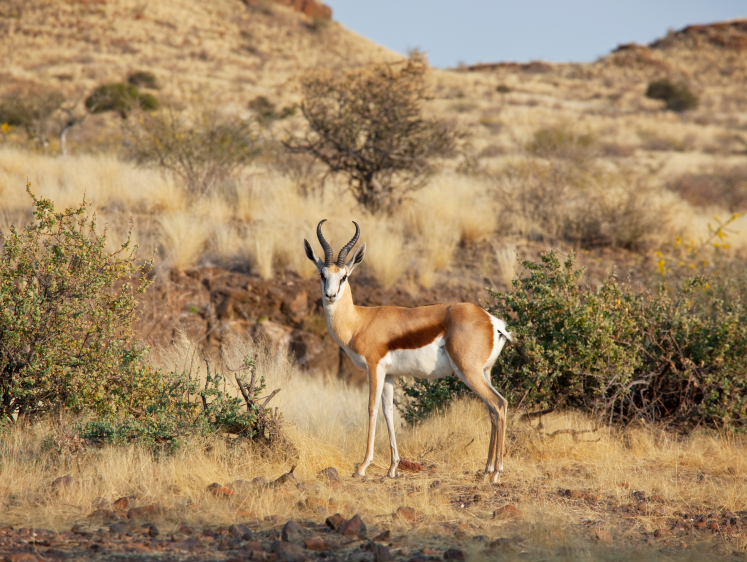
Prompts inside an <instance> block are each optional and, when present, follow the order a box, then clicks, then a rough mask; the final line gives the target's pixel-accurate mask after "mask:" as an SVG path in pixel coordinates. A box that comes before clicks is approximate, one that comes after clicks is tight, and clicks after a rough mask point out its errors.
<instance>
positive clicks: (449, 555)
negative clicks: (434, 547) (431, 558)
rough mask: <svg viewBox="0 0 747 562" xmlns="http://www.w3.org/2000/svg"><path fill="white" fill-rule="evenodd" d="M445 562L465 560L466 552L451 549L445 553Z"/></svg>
mask: <svg viewBox="0 0 747 562" xmlns="http://www.w3.org/2000/svg"><path fill="white" fill-rule="evenodd" d="M444 560H464V552H462V551H461V550H459V549H458V548H450V549H449V550H447V551H446V552H444Z"/></svg>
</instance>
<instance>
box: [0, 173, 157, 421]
mask: <svg viewBox="0 0 747 562" xmlns="http://www.w3.org/2000/svg"><path fill="white" fill-rule="evenodd" d="M26 190H27V191H28V193H29V195H30V196H31V198H32V201H33V205H34V218H33V220H32V221H31V222H30V223H29V224H28V225H27V226H26V227H25V228H24V229H23V230H21V231H18V230H16V228H15V227H11V229H10V234H9V235H7V236H6V237H5V238H4V240H3V241H2V255H1V256H0V421H6V422H7V421H13V420H15V419H16V418H18V417H25V418H27V419H28V418H33V417H37V416H39V415H42V414H46V413H48V412H52V411H55V410H59V409H63V408H64V409H68V410H72V411H83V410H91V411H94V412H98V413H106V412H115V411H121V410H122V409H126V408H127V407H128V406H129V405H131V404H133V403H135V402H137V401H138V400H140V399H141V398H142V397H143V396H144V395H146V394H148V393H149V392H151V383H152V380H153V376H154V373H153V371H152V369H150V368H149V367H147V366H145V365H144V363H143V362H142V356H143V354H144V351H145V350H144V349H143V348H142V347H141V346H138V345H137V344H136V342H135V340H134V335H133V322H134V320H135V319H136V307H137V302H136V298H135V297H136V295H138V294H141V293H143V291H145V288H146V287H147V285H148V281H147V280H146V277H145V275H144V271H143V269H142V266H141V265H140V264H138V260H137V246H133V245H132V242H131V239H130V236H128V237H127V240H126V241H125V242H124V243H123V244H122V246H121V247H120V249H119V250H117V251H115V252H112V253H109V252H108V251H107V250H106V241H107V233H106V230H105V231H104V233H103V234H98V233H97V232H96V215H95V214H94V215H93V216H92V217H88V216H87V215H86V209H87V204H86V203H85V201H84V202H83V203H82V204H81V205H80V206H79V207H78V208H71V209H67V210H65V211H64V212H58V211H55V209H54V205H53V204H52V202H51V201H49V200H48V199H44V198H37V197H36V196H35V195H34V194H33V193H32V192H31V187H30V184H29V185H28V186H27V187H26ZM147 266H148V264H146V267H147Z"/></svg>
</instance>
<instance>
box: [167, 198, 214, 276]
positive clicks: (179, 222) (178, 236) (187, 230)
mask: <svg viewBox="0 0 747 562" xmlns="http://www.w3.org/2000/svg"><path fill="white" fill-rule="evenodd" d="M158 225H159V231H160V233H161V237H160V240H161V243H162V244H163V256H162V258H161V259H162V261H163V263H165V264H166V265H167V266H169V267H173V268H174V269H177V270H184V269H187V268H188V267H191V266H193V265H195V264H196V263H197V261H198V260H199V258H200V257H201V256H202V254H203V252H204V250H205V243H206V242H207V240H208V237H209V228H208V225H207V224H206V222H205V220H204V219H203V218H202V217H199V216H196V215H194V214H192V213H189V212H185V211H174V212H171V213H168V214H164V215H162V216H161V217H160V218H159V219H158Z"/></svg>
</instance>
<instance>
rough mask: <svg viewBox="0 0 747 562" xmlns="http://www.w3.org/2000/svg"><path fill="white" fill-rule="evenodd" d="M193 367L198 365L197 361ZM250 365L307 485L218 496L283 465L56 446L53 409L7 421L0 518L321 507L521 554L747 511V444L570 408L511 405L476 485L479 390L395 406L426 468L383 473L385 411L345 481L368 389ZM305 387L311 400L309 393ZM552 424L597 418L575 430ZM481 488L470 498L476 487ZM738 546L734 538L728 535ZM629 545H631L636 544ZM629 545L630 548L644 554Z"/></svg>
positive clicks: (480, 441) (250, 513)
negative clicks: (538, 412) (334, 478)
mask: <svg viewBox="0 0 747 562" xmlns="http://www.w3.org/2000/svg"><path fill="white" fill-rule="evenodd" d="M254 349H255V346H254V345H253V344H251V343H242V342H235V343H234V344H233V345H232V346H230V347H228V348H226V353H225V355H224V360H225V362H226V363H227V364H228V365H231V366H235V365H237V364H239V363H240V361H241V358H242V357H243V356H244V355H245V354H246V353H251V352H252V351H253V350H254ZM193 356H194V353H193V348H192V346H191V344H189V342H187V341H186V340H183V341H182V342H181V343H180V344H177V345H175V346H173V347H171V348H168V349H163V350H160V351H158V352H156V353H154V357H153V360H154V361H155V362H156V363H157V364H159V365H161V366H163V367H166V368H189V365H190V363H191V362H192V361H193ZM194 363H195V364H199V363H200V361H199V360H197V361H195V362H194ZM259 371H260V373H262V374H263V375H264V376H265V377H266V379H267V382H268V392H269V391H270V390H271V389H274V388H281V389H282V391H281V392H280V393H279V394H278V395H277V397H276V399H275V401H276V402H277V405H278V406H280V408H281V410H282V411H283V412H284V415H285V419H286V420H287V422H288V425H287V436H288V438H289V439H290V441H291V442H292V443H293V445H294V446H295V447H296V448H297V450H298V455H299V456H298V459H297V460H294V461H292V462H293V463H294V464H297V468H296V471H295V474H296V475H297V476H298V478H299V479H300V480H301V481H302V482H305V483H306V485H305V488H304V489H303V490H296V489H295V488H292V487H291V488H284V487H282V488H279V489H273V488H268V489H260V490H255V491H252V492H239V493H237V494H236V495H235V496H233V497H232V498H231V500H230V501H227V500H225V499H219V498H216V497H213V496H212V495H211V494H210V493H209V492H208V491H207V490H206V487H207V486H208V485H209V484H211V483H212V482H219V483H221V484H228V483H230V482H232V481H233V480H236V479H242V480H250V479H252V478H254V477H257V476H263V477H265V478H267V479H274V478H277V477H278V476H280V475H281V474H282V473H284V472H286V471H287V470H288V468H289V464H290V462H291V461H289V460H286V459H285V458H284V457H282V456H273V455H268V454H266V452H263V451H261V450H259V449H257V448H254V447H252V446H251V445H247V444H242V443H237V442H230V441H229V442H226V441H223V440H221V439H214V438H210V439H207V438H205V439H194V440H192V441H190V442H189V443H187V444H186V446H184V447H183V448H181V449H179V450H178V451H177V452H176V453H174V454H172V455H165V456H163V455H161V456H153V455H152V454H150V453H149V452H148V451H146V450H143V449H141V448H139V447H137V446H134V445H132V446H124V447H104V448H101V449H96V448H89V449H88V451H86V452H84V453H81V454H79V455H78V456H77V457H71V456H64V455H63V456H61V455H60V454H59V453H57V452H55V451H54V450H53V447H50V446H49V443H50V437H51V436H52V435H53V434H54V432H55V431H58V430H59V425H58V424H57V423H53V422H52V421H51V420H48V421H45V422H41V423H38V424H35V425H32V426H28V427H15V428H7V429H6V430H5V431H4V433H3V438H2V441H0V482H2V487H0V505H2V506H3V509H2V510H0V524H4V525H5V524H12V525H18V526H26V527H33V526H37V527H42V528H51V529H63V528H69V526H70V525H72V524H73V523H74V522H77V521H82V520H84V519H85V518H86V517H87V516H88V514H89V513H91V512H92V511H93V510H94V504H95V503H96V502H97V501H100V500H99V498H103V499H105V500H109V501H113V500H115V499H117V498H119V497H122V496H135V497H137V498H138V502H139V504H140V505H144V504H148V503H154V502H155V503H160V504H162V505H163V506H164V507H165V508H166V509H167V511H166V513H165V515H163V517H162V519H163V523H162V525H163V526H162V529H164V528H165V529H166V530H167V531H168V529H170V528H171V527H174V528H175V527H176V525H177V524H178V523H179V522H182V521H184V522H187V523H188V524H193V525H216V524H219V525H220V524H231V523H235V522H237V521H247V522H248V521H255V520H256V521H258V522H259V524H260V525H261V526H263V527H267V526H272V525H274V523H272V522H267V521H264V517H266V516H269V515H277V516H279V517H280V521H281V522H282V521H285V520H286V519H289V518H295V519H299V520H300V519H309V518H310V519H316V518H318V517H319V516H320V514H322V513H325V512H326V513H334V512H340V513H343V514H344V515H348V516H350V515H352V514H354V513H360V514H361V515H362V516H363V518H364V520H365V521H367V523H368V524H369V529H374V530H376V529H382V528H390V529H392V530H393V532H395V533H406V534H407V535H408V536H409V538H408V539H403V540H405V544H406V545H407V546H411V547H412V546H416V545H417V544H418V540H419V539H418V537H423V536H426V535H428V536H442V535H443V536H445V537H448V536H450V534H451V533H452V532H453V529H454V528H455V526H456V525H457V524H459V525H460V527H459V528H461V529H462V530H466V531H467V532H468V533H472V534H484V535H487V536H488V537H489V538H495V537H497V536H506V534H518V535H520V536H522V537H523V538H525V539H527V542H526V544H525V545H524V548H525V549H528V551H527V552H528V553H532V552H535V551H536V552H535V554H537V555H539V553H540V552H544V551H543V549H544V548H551V549H555V548H556V547H557V545H558V541H560V542H562V543H563V544H566V545H567V546H568V547H569V548H571V547H572V548H573V549H581V550H582V551H583V550H584V549H586V550H588V549H590V548H591V549H593V548H594V546H593V543H589V542H588V541H587V540H586V539H585V536H586V534H587V533H586V532H585V531H584V529H585V525H586V523H585V522H589V521H592V522H594V527H593V528H606V529H609V530H610V531H611V532H612V534H613V536H614V537H615V540H616V541H621V542H624V541H625V540H626V538H629V539H631V540H632V541H633V542H632V543H631V545H634V544H635V541H637V536H638V535H637V533H640V532H641V531H648V532H651V531H653V530H654V529H656V528H659V527H662V526H666V524H665V519H666V517H665V516H662V513H661V512H658V511H657V510H656V508H657V507H658V506H665V509H666V510H667V513H671V512H672V511H682V512H687V513H709V512H720V511H721V510H729V511H732V512H737V511H741V510H745V509H747V486H746V485H745V481H746V479H747V443H745V441H744V439H743V438H742V437H735V436H730V435H718V434H712V433H699V434H695V435H693V436H691V437H689V438H679V437H676V436H673V435H669V434H666V433H661V432H659V431H657V430H655V429H653V428H645V427H642V428H635V429H628V430H625V431H618V430H614V429H612V430H609V429H608V428H605V427H602V428H598V429H597V428H596V425H595V423H594V422H593V421H592V420H590V419H588V418H586V417H584V416H581V415H578V414H575V413H573V412H565V413H556V414H551V415H548V416H545V417H544V418H543V420H542V421H543V426H544V427H543V429H542V430H541V431H540V430H539V429H538V428H537V424H536V422H534V424H533V425H529V424H527V423H522V422H520V421H518V419H517V416H516V415H513V414H512V416H511V421H510V424H509V430H508V444H507V459H506V472H505V475H504V476H503V478H502V480H501V484H500V486H497V487H495V486H491V485H487V484H482V483H481V481H480V480H479V478H477V476H479V474H478V473H479V471H480V470H481V469H482V467H483V466H484V462H485V457H486V452H487V446H488V443H487V440H488V439H487V438H488V428H489V420H488V417H487V413H486V410H485V408H484V405H483V404H482V403H481V402H479V401H478V400H476V399H474V398H467V399H463V400H460V401H457V402H455V403H454V404H453V405H452V406H451V407H450V408H449V410H448V411H446V412H444V413H443V414H442V415H440V416H437V417H434V418H432V419H430V420H428V421H426V422H425V423H424V424H422V425H420V426H418V427H414V428H412V427H405V426H403V424H402V421H401V418H400V417H399V416H397V417H396V424H397V427H398V442H399V447H400V454H401V455H402V456H403V457H404V458H407V459H411V460H415V461H419V462H421V463H423V464H424V465H425V466H426V467H431V468H429V469H427V470H425V471H423V472H422V473H417V474H404V475H403V476H402V477H401V478H399V479H397V480H386V479H384V478H383V475H384V474H385V472H386V470H387V467H388V458H389V446H388V440H387V437H386V429H385V426H384V424H383V421H382V420H379V422H380V423H379V426H378V433H377V441H376V458H375V463H374V464H373V465H372V466H371V467H370V468H369V470H368V474H369V478H368V479H367V480H364V481H361V480H354V479H351V478H349V474H350V473H352V471H353V470H354V467H355V463H356V462H358V461H360V457H361V455H362V453H363V446H364V443H365V434H366V433H365V432H366V421H365V420H366V413H365V409H366V406H365V405H366V393H365V391H364V390H362V389H360V388H351V387H348V386H346V385H345V383H344V382H342V381H339V380H333V379H321V378H317V377H311V376H308V375H303V374H301V373H299V372H298V371H297V370H296V369H295V368H294V367H293V366H292V365H291V364H290V363H288V362H287V360H285V359H283V358H281V357H278V356H276V355H272V354H268V353H266V352H265V353H264V354H263V355H261V361H260V367H259ZM309 396H313V397H314V400H309V399H308V397H309ZM558 429H576V430H594V429H596V431H593V432H591V433H587V434H582V435H580V436H578V438H576V437H574V436H572V435H568V434H559V435H556V436H554V437H552V433H553V432H554V431H556V430H558ZM327 466H334V467H336V468H337V469H338V470H339V471H340V473H341V475H342V478H343V480H342V483H341V484H340V485H337V484H335V485H332V484H330V483H328V482H326V481H322V480H319V479H317V477H316V474H317V473H318V471H319V470H321V469H322V468H325V467H327ZM66 474H69V475H71V476H72V477H73V478H74V479H75V480H76V482H77V485H75V486H71V487H67V488H61V489H58V490H53V489H52V488H50V486H49V484H50V482H51V481H52V480H54V479H55V478H57V477H59V476H62V475H66ZM564 489H573V490H580V491H581V492H582V493H584V494H587V497H588V495H591V496H593V497H594V498H595V500H594V501H586V500H580V499H579V500H574V499H569V498H566V497H564V496H562V495H560V494H559V493H558V490H564ZM634 491H645V492H646V493H647V495H648V496H649V497H651V496H654V498H656V499H653V500H651V501H649V502H648V507H647V508H646V510H645V511H643V512H640V511H639V512H636V514H635V515H634V516H633V518H632V519H628V520H627V523H625V524H623V523H622V520H621V519H620V515H619V514H616V513H615V512H614V511H613V509H612V508H613V507H614V508H623V509H624V508H625V507H626V506H628V505H630V504H631V503H632V504H635V503H636V500H634V499H632V498H631V494H632V492H634ZM476 493H478V494H480V495H481V496H482V500H481V501H480V502H479V503H474V504H471V505H469V506H468V507H462V504H464V502H465V501H467V502H468V503H471V499H472V497H473V496H474V494H476ZM507 503H511V504H514V505H515V506H516V507H518V508H519V509H520V510H521V511H522V512H523V514H524V519H523V523H520V524H516V523H513V522H510V521H506V522H501V521H496V520H493V519H492V518H491V515H492V511H493V510H494V509H496V508H499V507H502V506H503V505H506V504H507ZM402 505H404V506H410V507H413V508H415V509H416V510H417V514H418V515H417V520H416V521H415V522H414V523H408V522H406V521H404V520H402V519H398V518H393V517H392V514H393V513H394V512H395V511H396V510H397V508H398V507H399V506H402ZM735 546H736V545H735ZM630 548H634V547H633V546H631V547H630ZM639 555H640V554H638V555H636V556H632V555H631V559H636V558H638V556H639Z"/></svg>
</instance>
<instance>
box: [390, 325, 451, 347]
mask: <svg viewBox="0 0 747 562" xmlns="http://www.w3.org/2000/svg"><path fill="white" fill-rule="evenodd" d="M443 333H444V327H443V325H442V324H441V323H439V324H436V325H433V326H426V327H425V328H422V329H420V330H416V331H414V332H408V333H405V334H402V335H401V336H399V337H397V338H395V339H393V340H391V341H390V342H389V344H388V346H387V347H388V348H389V349H390V350H392V351H394V350H395V349H418V348H421V347H425V346H426V345H428V344H430V343H433V341H434V340H435V339H436V338H437V337H438V336H440V335H443Z"/></svg>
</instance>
